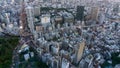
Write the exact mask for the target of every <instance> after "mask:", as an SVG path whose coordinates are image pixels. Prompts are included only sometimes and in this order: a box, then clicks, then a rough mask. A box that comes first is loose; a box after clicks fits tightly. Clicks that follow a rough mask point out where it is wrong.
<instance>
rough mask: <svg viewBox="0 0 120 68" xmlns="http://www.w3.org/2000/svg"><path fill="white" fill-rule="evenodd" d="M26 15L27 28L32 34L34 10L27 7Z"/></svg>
mask: <svg viewBox="0 0 120 68" xmlns="http://www.w3.org/2000/svg"><path fill="white" fill-rule="evenodd" d="M26 14H27V23H28V27H29V28H30V31H31V32H32V33H34V8H33V7H31V6H28V7H27V8H26Z"/></svg>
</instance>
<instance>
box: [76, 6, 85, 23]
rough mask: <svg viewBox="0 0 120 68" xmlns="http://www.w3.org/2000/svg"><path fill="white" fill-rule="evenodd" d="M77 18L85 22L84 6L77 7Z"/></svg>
mask: <svg viewBox="0 0 120 68" xmlns="http://www.w3.org/2000/svg"><path fill="white" fill-rule="evenodd" d="M76 18H77V20H79V21H83V20H84V6H77V14H76Z"/></svg>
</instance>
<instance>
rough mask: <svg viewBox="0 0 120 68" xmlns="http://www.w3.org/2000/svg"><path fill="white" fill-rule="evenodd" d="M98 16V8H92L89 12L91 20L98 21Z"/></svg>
mask: <svg viewBox="0 0 120 68" xmlns="http://www.w3.org/2000/svg"><path fill="white" fill-rule="evenodd" d="M98 14H99V8H98V7H92V10H91V20H95V21H97V20H98Z"/></svg>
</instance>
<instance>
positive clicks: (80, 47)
mask: <svg viewBox="0 0 120 68" xmlns="http://www.w3.org/2000/svg"><path fill="white" fill-rule="evenodd" d="M84 48H85V42H84V41H82V42H81V43H80V44H79V45H78V46H77V48H76V52H75V54H76V58H75V63H78V62H79V61H80V59H81V58H82V55H83V51H84Z"/></svg>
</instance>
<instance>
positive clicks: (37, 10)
mask: <svg viewBox="0 0 120 68" xmlns="http://www.w3.org/2000/svg"><path fill="white" fill-rule="evenodd" d="M34 15H35V16H39V15H40V5H38V6H35V7H34Z"/></svg>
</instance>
